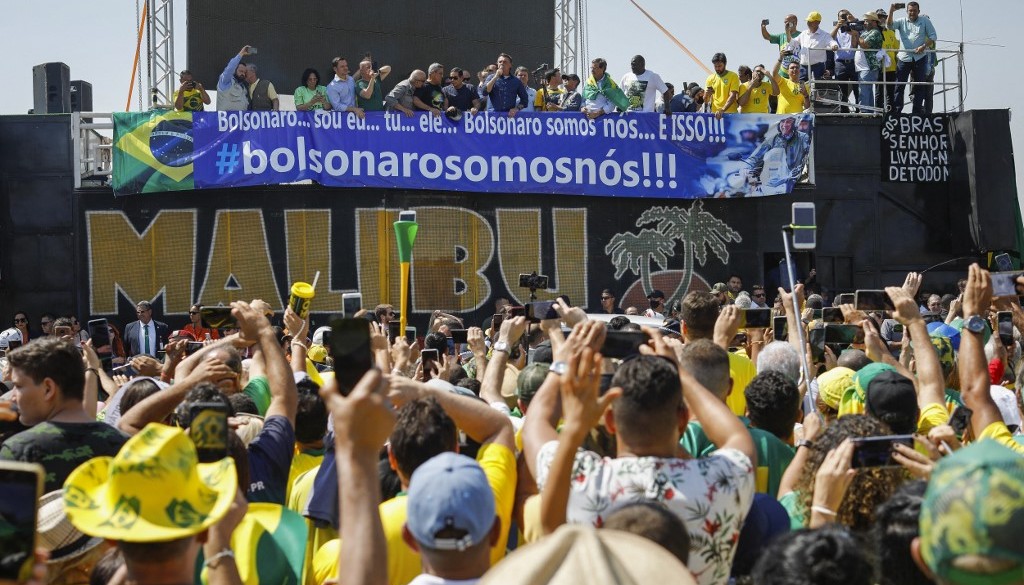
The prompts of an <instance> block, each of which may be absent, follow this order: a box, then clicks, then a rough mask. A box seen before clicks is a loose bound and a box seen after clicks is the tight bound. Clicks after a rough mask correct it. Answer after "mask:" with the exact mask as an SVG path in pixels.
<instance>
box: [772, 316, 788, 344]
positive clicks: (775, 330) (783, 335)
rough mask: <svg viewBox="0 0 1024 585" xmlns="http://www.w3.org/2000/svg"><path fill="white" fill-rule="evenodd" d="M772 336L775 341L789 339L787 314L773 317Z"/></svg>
mask: <svg viewBox="0 0 1024 585" xmlns="http://www.w3.org/2000/svg"><path fill="white" fill-rule="evenodd" d="M772 338H774V339H775V341H787V340H788V339H789V323H788V322H787V321H786V317H785V316H781V317H775V318H774V319H772Z"/></svg>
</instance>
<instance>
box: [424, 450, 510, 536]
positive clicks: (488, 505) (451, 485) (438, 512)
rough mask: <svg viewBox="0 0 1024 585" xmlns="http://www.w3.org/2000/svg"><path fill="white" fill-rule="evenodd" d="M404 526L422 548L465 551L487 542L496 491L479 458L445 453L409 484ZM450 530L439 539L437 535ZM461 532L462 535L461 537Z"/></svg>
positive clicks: (431, 462)
mask: <svg viewBox="0 0 1024 585" xmlns="http://www.w3.org/2000/svg"><path fill="white" fill-rule="evenodd" d="M407 510H408V517H407V519H406V522H405V523H406V526H407V527H408V528H409V532H410V533H411V534H412V536H413V538H415V539H416V542H418V543H419V544H420V545H422V546H424V547H426V548H430V549H434V550H458V551H463V550H466V549H467V548H469V547H472V546H475V545H477V544H480V543H481V542H483V541H484V540H485V539H486V538H487V535H488V534H489V533H490V532H491V528H492V527H493V526H494V522H495V518H496V516H495V506H494V492H492V491H491V486H490V484H489V483H487V476H486V475H484V470H483V468H482V467H480V464H479V463H477V462H476V461H475V460H473V459H470V458H469V457H466V456H465V455H459V454H458V453H452V452H447V453H441V454H440V455H437V456H435V457H433V458H431V459H430V460H428V461H427V462H426V463H424V464H422V465H420V466H419V467H417V468H416V471H414V472H413V474H412V478H411V479H410V480H409V499H408V504H407ZM442 531H444V532H448V534H443V535H442V536H440V537H439V536H438V534H439V533H442ZM460 534H461V535H460Z"/></svg>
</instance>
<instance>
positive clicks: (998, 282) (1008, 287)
mask: <svg viewBox="0 0 1024 585" xmlns="http://www.w3.org/2000/svg"><path fill="white" fill-rule="evenodd" d="M1018 276H1024V272H1021V271H1019V270H1014V271H1011V272H993V273H992V296H994V297H1016V296H1020V295H1022V294H1024V287H1022V286H1020V285H1018V284H1017V277H1018Z"/></svg>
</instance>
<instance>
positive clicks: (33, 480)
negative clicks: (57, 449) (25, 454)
mask: <svg viewBox="0 0 1024 585" xmlns="http://www.w3.org/2000/svg"><path fill="white" fill-rule="evenodd" d="M44 473H45V471H44V470H43V467H42V466H41V465H39V464H37V463H22V462H20V461H0V518H3V520H4V524H5V529H4V530H3V531H0V550H2V551H3V555H2V556H0V581H3V582H8V583H14V582H18V583H24V582H26V581H27V580H28V579H29V577H31V576H32V566H33V564H34V562H35V556H34V555H35V549H36V523H37V521H38V520H37V517H38V515H39V498H41V497H42V496H43V474H44Z"/></svg>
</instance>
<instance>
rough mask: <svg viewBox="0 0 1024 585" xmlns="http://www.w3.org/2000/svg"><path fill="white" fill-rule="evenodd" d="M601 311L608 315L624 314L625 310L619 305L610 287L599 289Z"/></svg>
mask: <svg viewBox="0 0 1024 585" xmlns="http://www.w3.org/2000/svg"><path fill="white" fill-rule="evenodd" d="M601 311H602V312H605V313H608V314H609V315H624V314H625V313H626V312H625V311H623V310H622V307H620V306H619V303H618V299H617V298H615V293H613V292H612V289H610V288H606V289H604V290H603V291H601Z"/></svg>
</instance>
